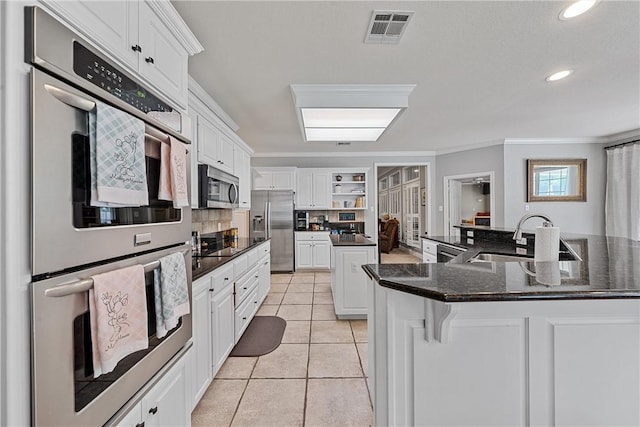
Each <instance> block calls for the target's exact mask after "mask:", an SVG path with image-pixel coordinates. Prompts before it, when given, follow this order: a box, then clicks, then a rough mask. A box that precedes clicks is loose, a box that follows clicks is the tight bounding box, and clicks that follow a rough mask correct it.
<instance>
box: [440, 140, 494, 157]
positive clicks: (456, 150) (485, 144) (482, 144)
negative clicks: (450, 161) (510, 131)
mask: <svg viewBox="0 0 640 427" xmlns="http://www.w3.org/2000/svg"><path fill="white" fill-rule="evenodd" d="M503 144H504V141H503V140H501V139H500V140H493V141H485V142H478V143H477V144H469V145H461V146H459V147H451V148H446V149H444V150H438V151H436V156H442V155H444V154H452V153H459V152H460V151H469V150H477V149H478V148H485V147H493V146H494V145H503Z"/></svg>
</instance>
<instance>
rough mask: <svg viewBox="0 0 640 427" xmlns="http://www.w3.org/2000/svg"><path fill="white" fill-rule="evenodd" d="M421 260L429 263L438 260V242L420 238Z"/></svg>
mask: <svg viewBox="0 0 640 427" xmlns="http://www.w3.org/2000/svg"><path fill="white" fill-rule="evenodd" d="M422 262H425V263H429V264H433V263H436V262H438V242H436V241H433V240H429V239H424V238H423V239H422Z"/></svg>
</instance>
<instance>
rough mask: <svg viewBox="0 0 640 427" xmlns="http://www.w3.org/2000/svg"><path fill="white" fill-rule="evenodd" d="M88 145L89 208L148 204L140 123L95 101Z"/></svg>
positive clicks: (141, 123)
mask: <svg viewBox="0 0 640 427" xmlns="http://www.w3.org/2000/svg"><path fill="white" fill-rule="evenodd" d="M89 146H90V156H89V159H90V169H91V205H92V206H145V205H148V204H149V196H148V189H147V173H146V167H145V156H144V122H143V121H142V120H140V119H137V118H135V117H133V116H131V115H129V114H127V113H125V112H124V111H121V110H118V109H116V108H113V107H111V106H109V105H106V104H103V103H101V102H96V109H95V111H92V112H91V113H89Z"/></svg>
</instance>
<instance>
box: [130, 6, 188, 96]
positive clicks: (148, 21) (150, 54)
mask: <svg viewBox="0 0 640 427" xmlns="http://www.w3.org/2000/svg"><path fill="white" fill-rule="evenodd" d="M138 40H139V45H140V46H141V52H139V55H138V70H139V72H140V74H142V76H143V77H145V78H147V79H148V80H149V81H150V82H151V83H153V84H154V85H155V86H156V87H157V88H161V89H162V90H163V91H164V92H165V93H166V94H167V95H169V96H170V97H171V98H172V99H175V100H176V101H178V102H179V104H180V105H182V106H186V105H187V82H188V78H189V74H188V71H187V65H188V60H189V55H188V54H187V51H186V50H185V49H184V48H183V47H182V46H181V45H180V42H179V41H178V40H177V39H176V38H175V37H174V36H173V35H172V34H171V32H170V30H169V29H168V28H167V27H166V26H165V25H164V23H163V22H162V21H161V20H160V18H159V17H158V15H156V13H155V12H154V11H153V10H151V8H150V7H149V6H148V5H147V3H145V2H142V3H140V34H139V37H138Z"/></svg>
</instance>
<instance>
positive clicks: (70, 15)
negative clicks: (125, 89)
mask: <svg viewBox="0 0 640 427" xmlns="http://www.w3.org/2000/svg"><path fill="white" fill-rule="evenodd" d="M44 3H46V4H47V5H48V6H49V7H51V8H52V9H53V10H54V11H55V12H57V13H59V14H60V15H61V16H62V18H63V19H65V20H67V21H69V22H70V23H71V24H72V25H73V26H74V27H76V28H77V29H79V30H80V31H81V32H82V33H84V35H86V36H87V37H88V38H89V39H91V40H93V41H94V42H96V44H98V45H100V46H102V47H103V48H104V49H105V50H107V51H108V52H109V53H110V54H112V55H114V56H115V57H116V58H117V59H120V60H121V61H122V62H124V63H125V64H127V65H129V66H130V67H131V68H132V69H134V70H137V69H138V57H139V56H140V55H139V54H138V51H137V46H139V43H138V2H137V1H50V0H48V1H44Z"/></svg>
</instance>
